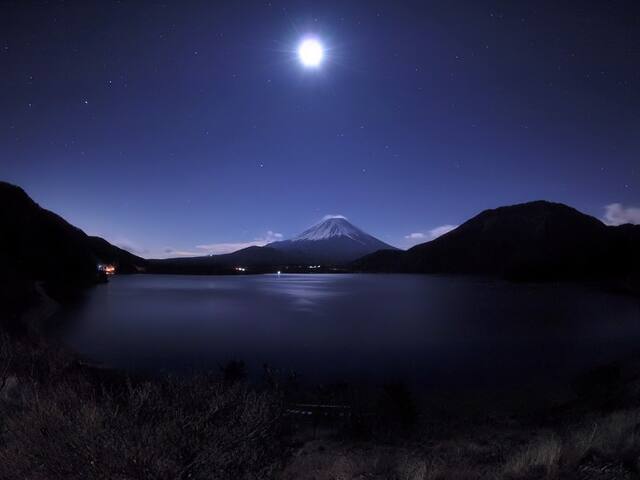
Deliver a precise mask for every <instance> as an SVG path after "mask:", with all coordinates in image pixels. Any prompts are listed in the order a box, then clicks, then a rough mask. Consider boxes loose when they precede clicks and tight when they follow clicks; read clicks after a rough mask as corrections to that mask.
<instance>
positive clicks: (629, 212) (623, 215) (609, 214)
mask: <svg viewBox="0 0 640 480" xmlns="http://www.w3.org/2000/svg"><path fill="white" fill-rule="evenodd" d="M604 209H605V213H604V219H603V221H604V223H606V224H607V225H623V224H625V223H633V224H634V225H640V208H638V207H625V206H623V205H622V204H621V203H611V204H609V205H605V207H604Z"/></svg>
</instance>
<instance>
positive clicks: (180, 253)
mask: <svg viewBox="0 0 640 480" xmlns="http://www.w3.org/2000/svg"><path fill="white" fill-rule="evenodd" d="M164 254H165V256H167V257H198V256H201V255H202V252H198V251H188V250H175V249H173V248H169V247H168V248H165V249H164Z"/></svg>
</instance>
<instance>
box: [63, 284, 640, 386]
mask: <svg viewBox="0 0 640 480" xmlns="http://www.w3.org/2000/svg"><path fill="white" fill-rule="evenodd" d="M59 320H60V323H61V324H62V325H64V326H65V328H64V331H63V338H64V340H65V341H66V342H67V343H68V344H69V345H70V346H71V347H73V348H74V349H75V350H76V351H78V352H79V353H81V354H82V355H84V356H86V357H87V358H88V359H90V360H92V361H96V362H100V363H103V364H106V365H109V366H117V367H123V368H127V369H134V370H152V371H159V370H182V369H193V368H217V366H218V365H221V364H223V363H225V362H226V361H228V360H231V359H237V360H243V361H244V362H245V363H246V364H247V365H248V366H249V367H250V370H251V371H252V372H254V373H256V372H260V371H261V368H262V365H263V364H265V363H266V364H269V365H270V366H273V367H275V368H278V369H280V370H281V371H283V372H289V371H295V372H297V373H298V374H299V375H300V376H301V379H303V380H305V379H306V380H309V381H314V382H315V381H323V382H334V381H343V380H344V381H350V382H373V383H381V382H389V381H398V380H402V381H405V382H408V383H411V384H421V385H423V386H430V385H443V384H447V385H451V386H455V385H469V384H485V385H487V384H494V383H495V384H504V383H509V384H519V383H523V384H524V383H531V382H534V381H555V380H562V379H566V378H569V376H570V375H574V374H575V373H576V372H577V371H579V370H582V369H585V368H589V367H592V366H595V365H599V364H602V363H605V362H608V361H611V360H616V359H619V358H624V357H627V356H630V355H633V354H635V353H636V351H638V346H639V345H640V303H639V301H638V300H637V299H634V298H631V297H626V296H622V295H615V294H610V293H606V292H602V291H598V290H596V289H591V288H588V287H584V286H578V285H571V284H560V285H556V284H543V285H523V284H511V283H507V282H502V281H496V280H490V279H481V278H469V277H459V276H428V275H382V274H372V275H369V274H353V275H351V274H349V275H347V274H344V275H341V274H336V275H329V274H327V275H323V274H317V275H314V274H310V275H255V276H250V275H247V276H172V275H131V276H125V275H123V276H115V277H113V278H111V280H110V281H109V283H107V284H104V285H98V286H97V287H95V288H93V289H91V290H89V291H88V292H87V294H86V297H85V298H84V299H83V301H82V302H81V303H80V304H78V305H77V306H76V307H74V308H73V309H70V310H66V311H64V312H62V313H61V314H60V318H59Z"/></svg>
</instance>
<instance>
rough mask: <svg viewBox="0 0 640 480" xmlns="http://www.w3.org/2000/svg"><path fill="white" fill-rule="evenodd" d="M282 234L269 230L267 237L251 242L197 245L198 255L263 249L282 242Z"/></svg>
mask: <svg viewBox="0 0 640 480" xmlns="http://www.w3.org/2000/svg"><path fill="white" fill-rule="evenodd" d="M282 239H283V236H282V234H281V233H278V232H273V231H271V230H269V231H268V232H267V233H266V234H265V235H263V236H261V237H258V238H255V239H253V240H251V241H249V242H229V243H207V244H203V245H196V248H197V249H199V250H200V252H199V253H198V254H197V255H221V254H224V253H232V252H235V251H237V250H242V249H243V248H247V247H263V246H265V245H267V244H268V243H271V242H277V241H279V240H282Z"/></svg>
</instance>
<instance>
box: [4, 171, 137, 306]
mask: <svg viewBox="0 0 640 480" xmlns="http://www.w3.org/2000/svg"><path fill="white" fill-rule="evenodd" d="M0 224H1V225H2V231H1V233H0V283H1V284H2V286H3V296H7V297H14V296H18V297H20V296H22V295H27V294H28V291H27V290H28V289H25V287H26V286H31V287H30V288H32V287H33V282H36V281H41V282H43V285H44V287H45V289H46V290H47V292H48V293H49V294H50V295H52V296H53V297H55V298H58V299H60V298H62V297H64V296H66V295H68V294H69V293H72V292H75V291H77V290H78V289H79V288H82V287H84V286H88V285H91V284H93V283H95V282H96V281H97V280H98V273H97V268H96V267H97V264H98V263H114V264H116V265H117V266H118V268H119V270H120V271H124V272H131V271H135V270H137V268H140V267H143V266H144V264H145V260H143V259H142V258H139V257H136V256H135V255H132V254H130V253H129V252H126V251H124V250H122V249H120V248H118V247H115V246H113V245H111V244H110V243H109V242H107V241H106V240H103V239H101V238H98V237H90V236H88V235H86V234H85V233H84V232H83V231H82V230H80V229H78V228H76V227H74V226H73V225H71V224H69V223H68V222H66V221H65V220H64V219H62V218H61V217H59V216H58V215H56V214H55V213H52V212H50V211H48V210H45V209H43V208H41V207H40V206H39V205H38V204H37V203H35V202H34V201H33V200H32V199H31V198H30V197H29V196H28V195H27V194H26V193H25V192H24V190H22V189H21V188H19V187H17V186H15V185H11V184H9V183H5V182H0ZM2 300H5V301H4V302H2ZM8 301H9V300H8V299H7V298H3V299H1V300H0V302H2V303H3V304H6V303H7V302H8Z"/></svg>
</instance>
